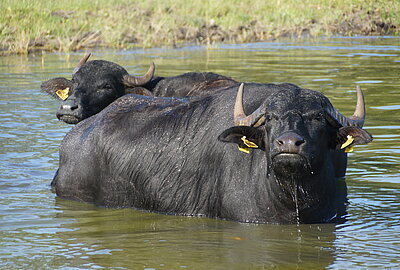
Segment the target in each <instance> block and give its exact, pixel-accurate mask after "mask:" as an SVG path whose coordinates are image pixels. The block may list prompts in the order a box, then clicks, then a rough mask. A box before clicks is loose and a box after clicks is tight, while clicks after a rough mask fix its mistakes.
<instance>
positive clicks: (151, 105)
mask: <svg viewBox="0 0 400 270" xmlns="http://www.w3.org/2000/svg"><path fill="white" fill-rule="evenodd" d="M237 89H238V85H236V86H233V87H231V88H228V89H226V90H224V91H220V92H217V93H214V94H212V95H209V96H204V97H191V98H155V97H145V96H139V95H134V94H130V95H125V96H123V97H121V98H119V99H118V100H116V101H115V102H113V103H112V104H111V105H110V106H108V107H107V108H106V109H104V110H103V111H101V112H100V113H98V114H96V115H94V116H93V117H90V118H88V119H86V120H85V121H82V122H81V123H79V124H78V125H76V126H75V127H74V128H73V129H72V130H71V131H70V132H69V133H68V134H67V136H66V137H65V139H64V141H63V143H62V146H61V149H60V167H59V169H58V171H57V173H56V176H55V177H54V180H53V182H52V186H53V187H54V189H55V191H56V193H57V195H59V196H60V197H63V198H68V199H73V200H78V201H84V202H89V203H95V204H97V205H102V206H107V207H134V208H138V209H146V210H150V211H156V212H161V213H168V214H180V215H204V216H207V217H216V218H223V219H229V220H235V221H241V222H268V223H296V222H301V223H314V222H329V221H331V220H332V219H333V218H334V217H335V216H336V215H337V214H338V213H339V212H340V209H343V204H344V197H343V196H342V195H340V194H339V193H338V190H337V187H336V185H337V181H336V180H337V177H336V175H340V172H339V171H343V170H344V169H345V163H346V162H345V161H346V154H345V153H344V151H343V150H340V149H338V147H337V146H338V145H341V144H342V143H343V142H344V140H345V139H343V136H345V137H346V135H348V134H352V136H353V137H355V138H357V140H355V142H354V143H353V144H358V143H367V142H369V141H370V140H371V137H370V135H369V134H368V133H367V132H366V131H364V130H363V129H361V128H359V127H354V126H348V127H343V126H342V124H340V123H339V122H338V121H337V120H335V119H332V117H331V116H330V117H326V114H327V112H328V111H329V110H332V108H333V107H332V105H331V104H330V102H329V100H328V99H327V98H326V97H324V96H323V95H322V94H321V93H319V92H315V91H312V90H306V89H302V88H299V87H297V86H295V85H291V84H282V85H273V84H247V85H246V95H245V98H244V107H245V110H246V111H249V112H253V111H256V112H259V116H257V117H258V119H255V120H254V121H253V122H256V121H258V122H257V123H256V124H255V123H251V124H249V125H244V124H243V123H242V124H240V125H238V122H237V121H236V120H235V126H233V125H232V124H233V117H232V113H231V112H232V110H233V108H234V107H235V108H236V107H237V105H236V92H237ZM235 110H236V109H235ZM329 114H331V113H329ZM235 117H236V116H235ZM260 119H262V121H260ZM235 144H236V145H235ZM238 146H239V148H240V149H241V150H246V151H245V152H242V151H239V149H238ZM339 148H340V147H339ZM246 152H247V153H246ZM337 163H342V164H343V163H344V165H342V166H341V167H335V166H336V165H335V164H337ZM343 166H344V168H343ZM339 214H340V213H339Z"/></svg>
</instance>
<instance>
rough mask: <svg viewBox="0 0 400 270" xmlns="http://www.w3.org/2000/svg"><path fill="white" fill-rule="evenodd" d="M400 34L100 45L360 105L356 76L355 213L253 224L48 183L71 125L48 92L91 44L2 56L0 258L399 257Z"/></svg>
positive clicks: (140, 66)
mask: <svg viewBox="0 0 400 270" xmlns="http://www.w3.org/2000/svg"><path fill="white" fill-rule="evenodd" d="M399 44H400V39H399V38H398V37H396V38H384V39H379V38H373V39H362V38H346V39H321V40H311V41H300V42H275V43H257V44H244V45H223V46H221V47H218V48H212V49H204V48H198V47H191V48H183V49H177V50H164V49H152V50H142V51H118V52H115V51H94V52H93V59H106V60H110V61H114V62H117V63H119V64H121V65H122V66H124V67H126V68H127V70H128V71H129V72H130V73H131V74H142V73H143V72H145V71H146V70H147V68H148V64H149V63H150V62H153V61H154V62H155V63H156V64H157V74H158V75H160V76H172V75H177V74H180V73H183V72H186V71H213V72H217V73H221V74H224V75H228V76H231V77H233V78H234V79H237V80H239V81H258V82H291V83H295V84H298V85H300V86H302V87H305V88H310V89H315V90H319V91H322V92H323V93H324V94H325V95H327V96H328V97H329V98H330V100H331V101H332V103H333V104H334V106H335V107H337V108H338V109H339V110H340V111H341V112H343V113H344V114H346V115H351V114H352V112H353V109H354V104H355V88H356V85H357V84H358V85H361V87H362V88H363V90H364V93H365V97H366V101H367V120H366V129H367V130H368V131H369V132H370V133H371V134H373V135H374V141H373V142H372V143H371V144H369V145H362V146H361V145H360V146H357V147H356V148H355V152H354V153H351V154H350V155H349V169H348V173H347V177H346V182H347V186H348V201H349V206H348V208H347V212H348V214H347V216H346V219H347V221H346V222H345V223H343V224H338V225H332V224H322V225H300V226H296V225H255V224H240V223H234V222H227V221H221V220H213V219H205V218H188V217H177V216H164V215H158V214H152V213H146V212H142V211H135V210H132V209H104V208H97V207H94V206H91V205H87V204H81V203H76V202H70V201H65V200H62V199H58V198H56V197H55V195H54V194H53V193H51V191H50V187H49V183H50V182H51V179H52V177H53V175H54V172H55V170H56V168H57V166H58V146H59V144H60V142H61V140H62V138H63V136H64V135H65V133H66V132H67V131H68V130H69V129H70V128H71V126H69V125H66V124H63V123H60V122H58V121H57V120H56V118H55V111H56V109H57V107H58V104H57V102H55V101H54V100H52V99H51V98H50V97H48V96H46V95H45V94H43V93H41V92H40V90H39V86H40V83H41V82H42V81H44V80H46V79H48V78H52V77H58V76H65V77H69V76H71V70H72V69H73V67H74V66H75V65H76V63H77V62H78V61H79V59H80V58H81V56H82V54H83V53H82V52H77V53H73V54H43V55H30V56H8V57H1V58H0V80H1V82H2V83H1V84H0V189H1V197H0V219H1V221H2V222H1V223H0V239H1V240H0V241H1V245H0V246H1V248H0V268H12V269H35V268H37V269H46V268H48V269H68V268H71V269H87V268H96V267H104V268H117V267H120V268H122V269H177V268H189V269H190V268H191V269H231V268H232V269H265V268H267V269H269V268H273V267H279V268H284V269H286V268H288V269H294V268H296V269H310V268H311V269H314V268H318V269H320V268H329V269H349V268H357V269H358V268H368V269H370V268H378V269H382V268H387V269H393V268H396V267H397V268H398V266H399V265H400V262H399V258H400V248H399V242H398V234H399V233H400V225H399V223H398V217H399V216H400V202H399V199H398V198H399V196H400V171H399V169H398V164H400V148H399V138H400V126H399V120H398V119H399V116H400V115H399V110H400V90H399V89H400V81H399V74H400V47H399Z"/></svg>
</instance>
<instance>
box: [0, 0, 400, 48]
mask: <svg viewBox="0 0 400 270" xmlns="http://www.w3.org/2000/svg"><path fill="white" fill-rule="evenodd" d="M0 9H1V10H2V11H3V14H2V16H0V53H1V54H8V53H29V52H31V51H35V50H48V51H74V50H79V49H82V48H88V47H95V46H96V47H98V46H104V47H110V48H133V47H154V46H158V47H160V46H180V45H181V44H187V43H196V44H214V43H219V42H235V43H240V42H249V41H258V40H265V39H271V38H279V37H303V36H321V35H334V34H341V35H381V34H392V35H393V34H398V33H399V32H400V1H398V0H269V1H257V0H214V1H211V0H191V1H186V0H163V1H156V0H131V1H128V0H120V1H117V0H97V1H91V0H64V1H53V0H36V1H32V0H29V1H28V0H2V1H1V2H0Z"/></svg>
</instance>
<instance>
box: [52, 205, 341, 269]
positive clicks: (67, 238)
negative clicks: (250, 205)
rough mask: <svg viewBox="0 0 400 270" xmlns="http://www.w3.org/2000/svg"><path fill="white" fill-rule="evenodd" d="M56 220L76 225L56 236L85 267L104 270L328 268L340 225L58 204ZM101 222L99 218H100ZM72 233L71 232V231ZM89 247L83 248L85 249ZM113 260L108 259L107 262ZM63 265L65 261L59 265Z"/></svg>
mask: <svg viewBox="0 0 400 270" xmlns="http://www.w3.org/2000/svg"><path fill="white" fill-rule="evenodd" d="M56 205H57V207H58V208H60V209H63V210H62V212H60V213H58V214H57V218H59V219H65V220H73V223H66V224H64V225H63V226H64V227H65V228H66V229H67V230H65V231H62V232H60V233H57V236H58V237H59V238H60V241H61V242H62V243H65V244H67V245H68V246H74V247H76V248H75V250H74V252H75V253H80V254H81V256H80V258H79V259H80V260H82V262H81V263H83V264H86V263H87V264H90V263H95V264H96V265H98V266H104V267H109V266H113V267H123V268H129V267H131V268H134V269H136V268H142V267H148V268H155V269H156V268H158V267H160V266H165V267H167V268H168V269H176V268H179V267H188V268H192V269H206V268H207V269H210V268H212V269H243V268H247V267H248V266H249V265H252V266H257V267H266V268H271V267H277V266H278V265H279V266H282V267H285V266H288V267H295V266H298V265H300V264H302V263H303V262H307V266H309V267H313V268H315V267H318V268H324V267H326V266H329V265H330V264H331V263H332V262H333V261H334V257H333V255H334V249H335V247H334V245H333V243H334V240H335V234H334V231H335V225H333V224H328V225H326V224H325V225H322V226H321V225H300V226H296V225H283V226H282V225H256V224H240V223H235V222H228V221H221V220H214V219H208V218H197V217H192V218H189V217H179V216H165V215H159V214H153V213H146V212H142V211H135V210H132V209H119V210H112V209H106V210H102V211H99V210H98V208H95V207H93V206H90V205H86V204H81V203H76V202H69V201H65V200H59V199H57V200H56ZM99 217H100V218H99ZM68 229H70V230H68ZM82 243H84V244H82ZM99 255H112V256H110V258H106V259H104V256H99ZM59 260H60V261H62V259H59Z"/></svg>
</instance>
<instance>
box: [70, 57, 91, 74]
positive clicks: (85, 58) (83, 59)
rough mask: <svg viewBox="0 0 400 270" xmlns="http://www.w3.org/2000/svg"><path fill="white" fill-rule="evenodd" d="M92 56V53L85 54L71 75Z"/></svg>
mask: <svg viewBox="0 0 400 270" xmlns="http://www.w3.org/2000/svg"><path fill="white" fill-rule="evenodd" d="M91 55H92V53H87V54H86V55H85V56H84V57H82V59H81V60H80V61H79V63H78V65H76V67H75V68H74V71H73V72H72V75H73V74H75V73H77V72H78V70H79V69H80V68H81V66H83V64H85V63H86V61H87V60H88V59H89V57H90V56H91Z"/></svg>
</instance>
